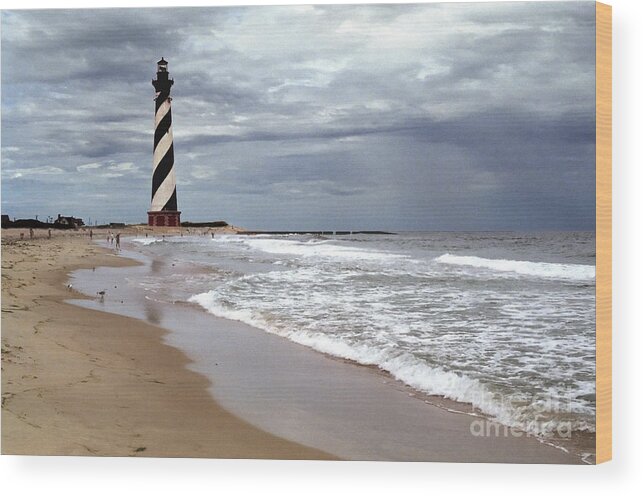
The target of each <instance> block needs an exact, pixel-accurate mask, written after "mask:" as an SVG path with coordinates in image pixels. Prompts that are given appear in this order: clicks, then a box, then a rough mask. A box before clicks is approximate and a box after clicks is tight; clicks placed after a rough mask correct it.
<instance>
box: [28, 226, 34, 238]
mask: <svg viewBox="0 0 643 496" xmlns="http://www.w3.org/2000/svg"><path fill="white" fill-rule="evenodd" d="M29 239H33V229H32V228H31V227H30V228H29Z"/></svg>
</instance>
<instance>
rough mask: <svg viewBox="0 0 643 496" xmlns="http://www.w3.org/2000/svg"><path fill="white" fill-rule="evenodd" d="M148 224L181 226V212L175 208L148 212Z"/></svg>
mask: <svg viewBox="0 0 643 496" xmlns="http://www.w3.org/2000/svg"><path fill="white" fill-rule="evenodd" d="M147 225H148V226H152V227H181V212H178V211H174V210H161V211H160V212H147Z"/></svg>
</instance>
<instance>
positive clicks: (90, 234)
mask: <svg viewBox="0 0 643 496" xmlns="http://www.w3.org/2000/svg"><path fill="white" fill-rule="evenodd" d="M89 239H94V233H93V231H92V230H91V229H90V230H89Z"/></svg>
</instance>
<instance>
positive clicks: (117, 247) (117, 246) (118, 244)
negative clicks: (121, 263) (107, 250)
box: [116, 233, 121, 250]
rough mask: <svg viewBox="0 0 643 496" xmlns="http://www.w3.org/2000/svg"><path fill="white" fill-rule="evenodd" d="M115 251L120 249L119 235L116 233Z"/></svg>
mask: <svg viewBox="0 0 643 496" xmlns="http://www.w3.org/2000/svg"><path fill="white" fill-rule="evenodd" d="M116 249H117V250H120V249H121V233H118V234H117V235H116Z"/></svg>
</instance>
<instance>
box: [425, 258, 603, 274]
mask: <svg viewBox="0 0 643 496" xmlns="http://www.w3.org/2000/svg"><path fill="white" fill-rule="evenodd" d="M435 261H436V262H439V263H443V264H449V265H463V266H468V267H477V268H483V269H489V270H495V271H499V272H513V273H515V274H520V275H525V276H531V277H546V278H551V279H568V280H573V281H593V280H594V279H595V277H596V268H595V267H594V266H592V265H580V264H562V263H546V262H525V261H520V260H503V259H491V258H481V257H474V256H461V255H451V254H450V253H445V254H444V255H441V256H439V257H437V258H436V259H435Z"/></svg>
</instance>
